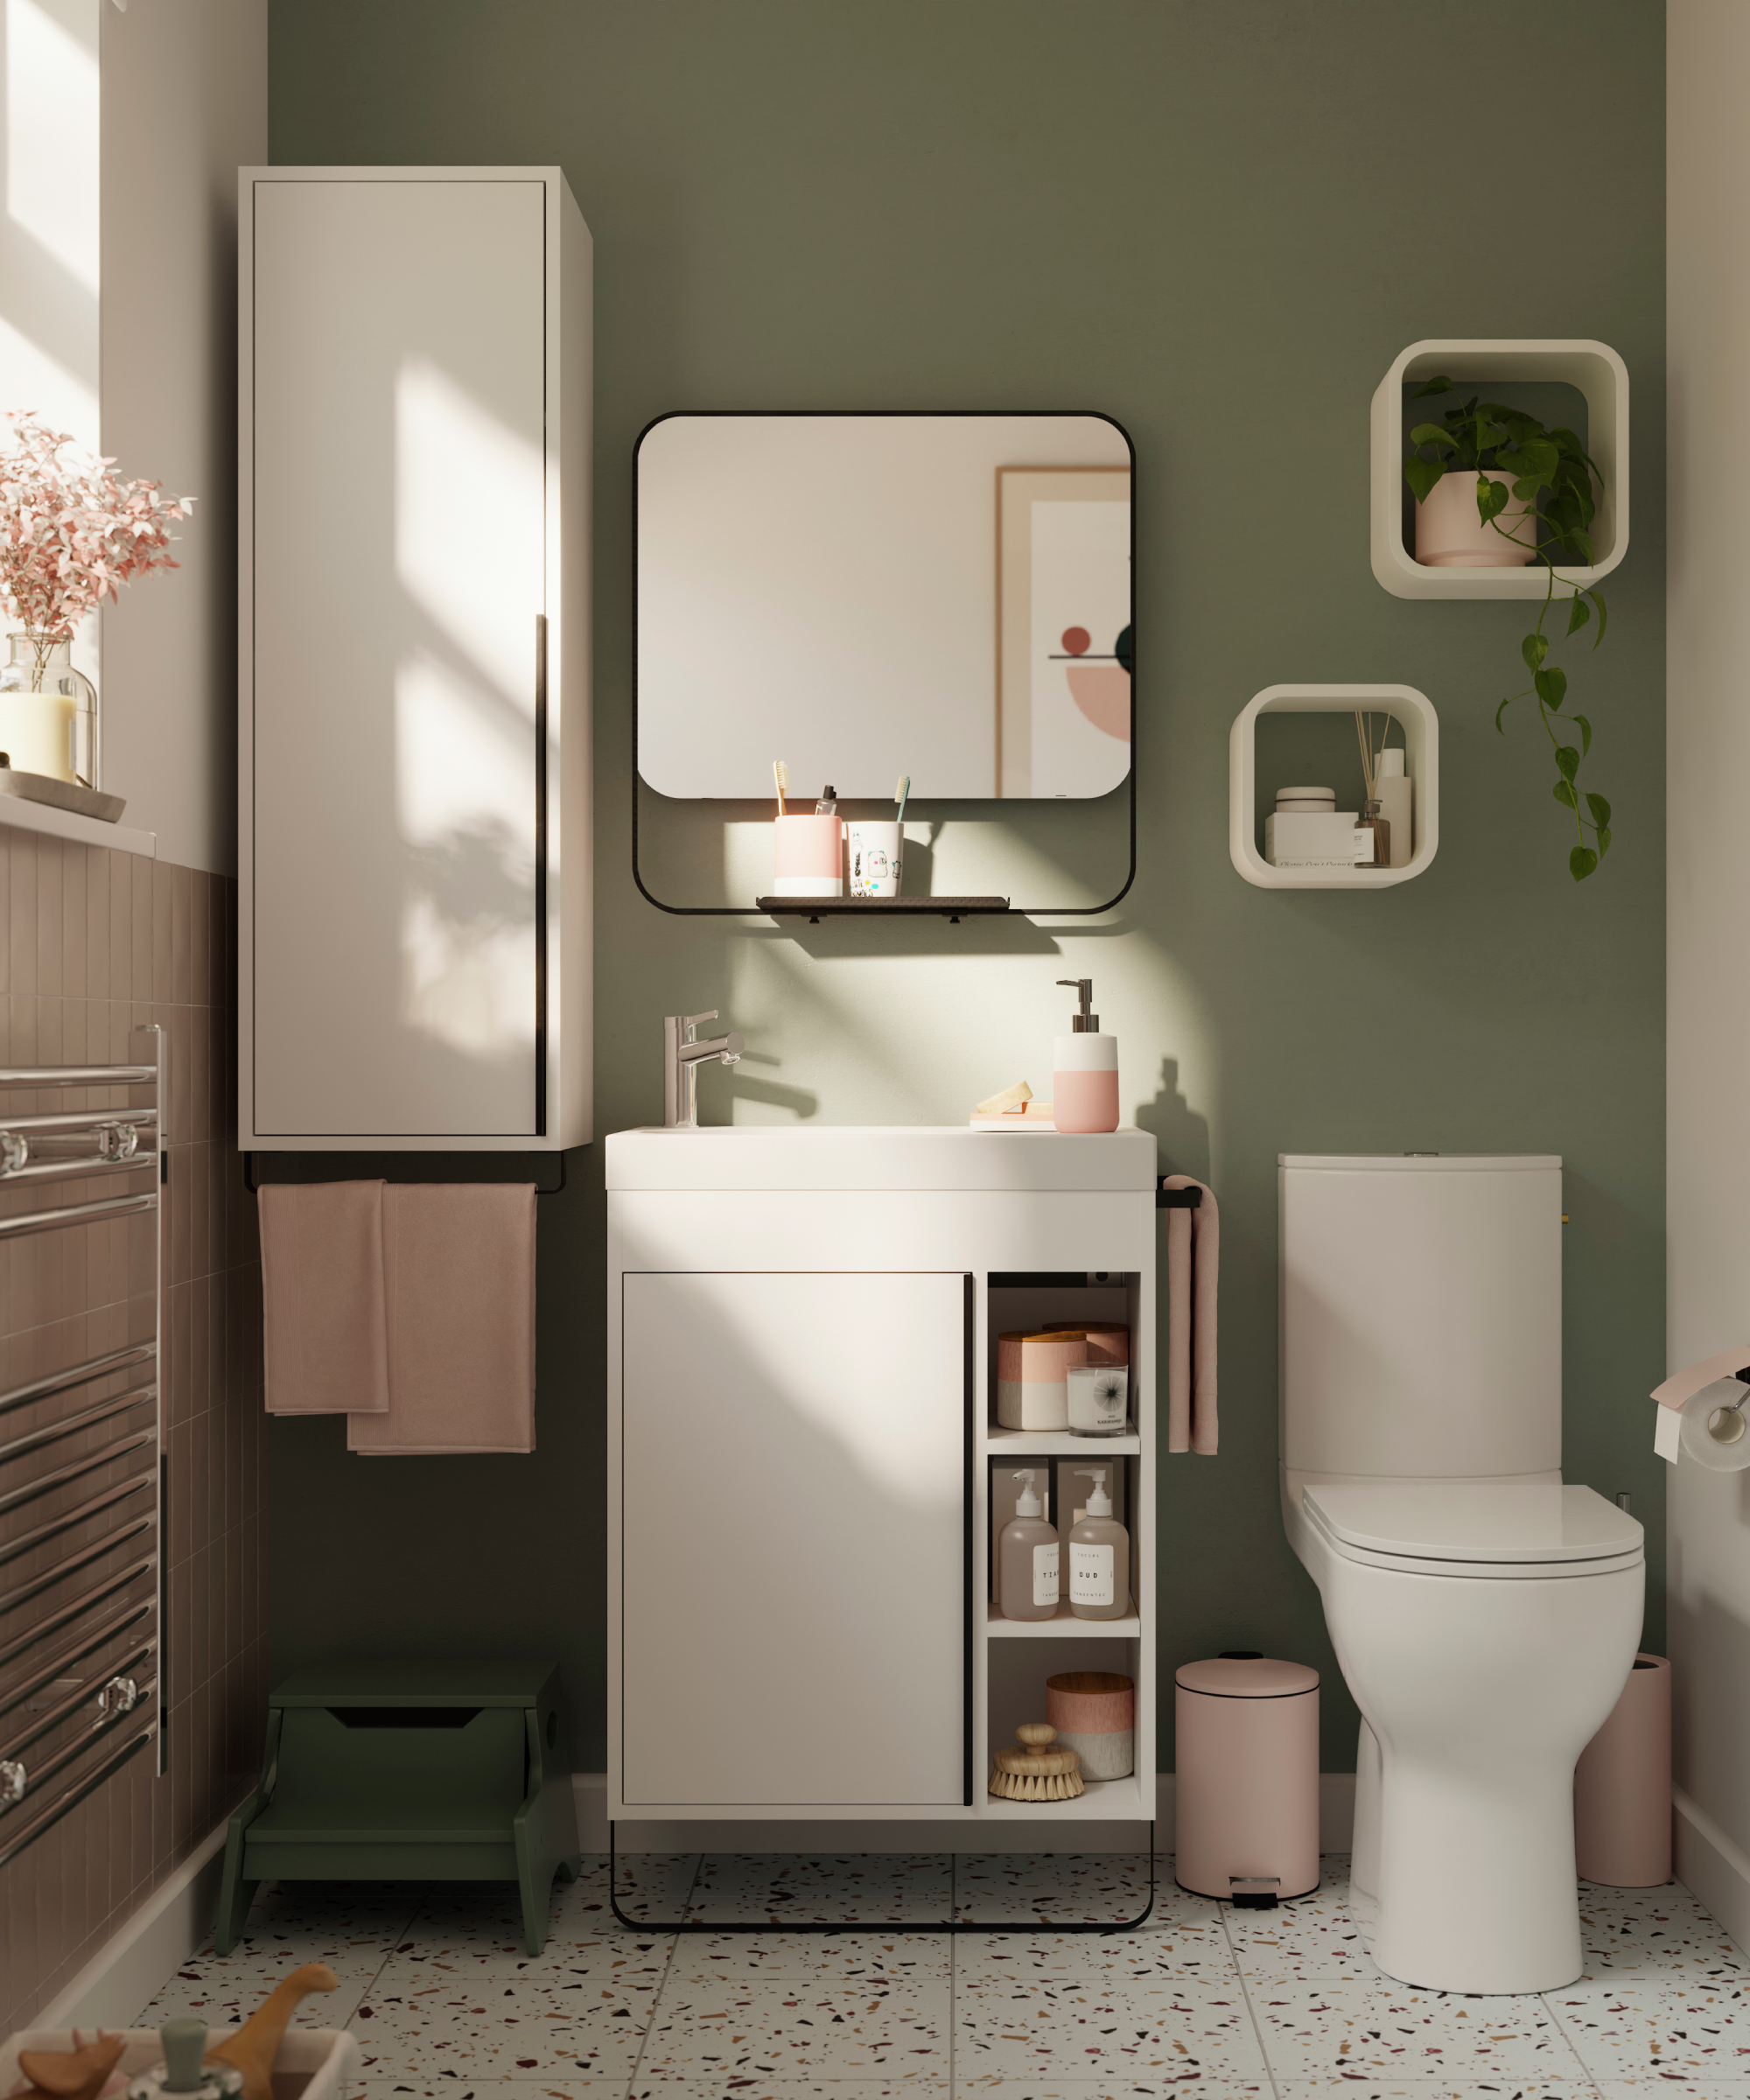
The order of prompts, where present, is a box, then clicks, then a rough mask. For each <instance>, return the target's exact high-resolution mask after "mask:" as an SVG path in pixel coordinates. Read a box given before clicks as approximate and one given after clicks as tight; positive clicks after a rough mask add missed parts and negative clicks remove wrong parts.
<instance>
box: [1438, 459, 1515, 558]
mask: <svg viewBox="0 0 1750 2100" xmlns="http://www.w3.org/2000/svg"><path fill="white" fill-rule="evenodd" d="M1483 471H1484V472H1485V473H1486V474H1487V475H1488V479H1490V480H1491V481H1500V482H1502V483H1504V484H1505V485H1506V486H1507V488H1508V489H1509V492H1510V491H1511V489H1512V486H1513V477H1512V475H1511V474H1506V473H1498V472H1496V471H1495V469H1494V468H1493V467H1487V468H1485V469H1484V470H1483ZM1476 485H1477V477H1476V475H1475V473H1474V472H1473V471H1472V469H1470V468H1469V467H1461V468H1460V469H1459V470H1457V471H1456V472H1448V473H1445V474H1442V475H1441V477H1440V479H1439V480H1438V481H1437V482H1436V483H1435V484H1434V486H1433V488H1432V491H1431V492H1430V493H1429V497H1428V500H1427V501H1426V502H1425V503H1418V505H1417V506H1416V558H1417V560H1418V562H1420V563H1421V564H1422V565H1423V567H1424V568H1425V569H1523V567H1524V566H1525V564H1526V563H1528V562H1530V561H1532V560H1534V559H1535V558H1536V556H1534V554H1533V551H1532V549H1531V548H1530V546H1526V547H1516V546H1514V545H1513V544H1512V543H1511V542H1509V541H1508V540H1506V539H1504V538H1503V537H1502V533H1509V532H1510V533H1513V534H1514V535H1516V536H1517V537H1523V538H1526V539H1530V536H1531V530H1530V528H1525V527H1522V525H1521V524H1520V520H1521V519H1523V517H1524V515H1525V514H1526V512H1527V511H1528V510H1529V509H1530V505H1529V504H1526V503H1518V502H1516V501H1515V500H1514V499H1513V496H1512V494H1511V493H1509V495H1508V499H1507V508H1506V509H1505V510H1503V511H1502V514H1501V515H1500V516H1499V517H1498V518H1497V519H1495V522H1494V523H1493V524H1489V525H1485V524H1484V523H1483V522H1482V521H1481V519H1480V518H1479V517H1478V516H1477V505H1476ZM1497 525H1498V526H1499V527H1500V528H1501V531H1499V532H1497V531H1496V529H1495V527H1496V526H1497Z"/></svg>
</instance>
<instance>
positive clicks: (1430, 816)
mask: <svg viewBox="0 0 1750 2100" xmlns="http://www.w3.org/2000/svg"><path fill="white" fill-rule="evenodd" d="M1429 573H1430V574H1431V575H1432V573H1434V572H1433V571H1432V570H1430V571H1429ZM1473 573H1474V571H1473ZM1357 708H1360V709H1362V710H1364V711H1371V712H1373V713H1374V714H1390V715H1392V716H1395V717H1396V718H1397V721H1398V723H1399V724H1400V725H1401V726H1402V728H1403V731H1404V746H1405V749H1406V753H1407V756H1406V759H1405V765H1406V767H1407V769H1408V771H1409V774H1410V777H1411V787H1412V788H1413V791H1414V796H1415V802H1414V809H1415V820H1414V821H1415V828H1416V829H1415V836H1416V851H1415V852H1414V853H1413V854H1412V855H1411V858H1410V859H1409V860H1408V861H1407V862H1406V863H1405V864H1404V866H1403V867H1401V868H1374V867H1359V868H1276V867H1272V866H1271V864H1270V863H1269V861H1267V860H1266V859H1265V858H1264V854H1263V852H1262V851H1260V850H1259V844H1258V828H1259V827H1258V822H1257V724H1258V717H1259V716H1260V715H1269V714H1298V715H1346V714H1352V713H1353V712H1354V711H1355V710H1356V709H1357ZM1439 844H1440V722H1439V717H1438V716H1437V715H1436V714H1435V712H1434V707H1433V703H1432V701H1431V700H1430V699H1429V698H1428V696H1427V695H1426V694H1425V693H1418V691H1417V690H1416V688H1415V687H1414V686H1413V685H1268V686H1266V687H1265V688H1264V690H1263V692H1261V693H1259V694H1257V695H1256V696H1255V697H1253V698H1252V699H1250V700H1249V701H1248V702H1247V703H1246V704H1245V706H1244V707H1243V708H1242V709H1241V711H1240V712H1239V714H1238V715H1237V716H1236V718H1235V721H1234V726H1233V730H1232V732H1231V733H1230V734H1229V739H1228V851H1229V856H1230V857H1231V858H1232V860H1233V864H1234V866H1235V869H1236V871H1237V872H1238V873H1240V874H1241V875H1243V876H1244V878H1245V879H1246V880H1247V881H1248V882H1250V883H1254V884H1256V885H1257V887H1258V888H1259V889H1261V890H1389V889H1390V888H1392V887H1393V886H1395V885H1396V884H1397V883H1400V882H1408V881H1410V879H1411V878H1412V877H1413V876H1417V875H1419V874H1421V873H1422V872H1423V870H1424V869H1425V868H1426V867H1427V866H1428V865H1429V863H1430V862H1431V861H1432V859H1433V858H1434V855H1435V854H1436V852H1437V851H1439Z"/></svg>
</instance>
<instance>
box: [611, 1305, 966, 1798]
mask: <svg viewBox="0 0 1750 2100" xmlns="http://www.w3.org/2000/svg"><path fill="white" fill-rule="evenodd" d="M623 1290H624V1302H623V1306H622V1314H623V1326H622V1333H623V1334H624V1337H625V1341H624V1353H623V1378H622V1391H621V1394H620V1406H621V1409H622V1438H621V1453H622V1463H621V1478H620V1482H619V1483H618V1486H619V1492H620V1496H621V1512H620V1515H621V1534H620V1536H621V1540H622V1546H621V1565H620V1597H621V1655H622V1658H623V1662H622V1687H621V1689H622V1701H621V1731H620V1733H621V1740H620V1745H619V1746H618V1748H619V1751H620V1761H621V1774H622V1795H623V1798H624V1800H625V1801H626V1802H627V1803H629V1804H631V1803H637V1804H648V1805H649V1806H651V1807H653V1808H655V1807H659V1806H661V1805H662V1804H663V1803H669V1804H672V1805H675V1806H682V1805H697V1806H712V1805H715V1806H720V1807H722V1808H724V1809H725V1810H727V1809H732V1808H735V1807H737V1806H742V1807H746V1808H755V1807H758V1808H774V1807H783V1806H790V1805H794V1806H798V1807H802V1806H808V1807H813V1808H821V1809H825V1808H851V1809H854V1808H858V1807H872V1806H877V1805H893V1806H906V1805H911V1806H924V1805H929V1806H937V1805H956V1804H960V1803H963V1802H965V1801H966V1800H968V1799H969V1798H970V1768H969V1766H968V1763H967V1760H968V1758H969V1756H970V1735H969V1730H970V1714H969V1702H968V1696H967V1684H968V1682H969V1677H968V1672H969V1670H970V1653H969V1649H968V1642H969V1641H970V1632H969V1627H968V1598H969V1591H968V1586H967V1585H968V1545H967V1538H968V1529H967V1528H968V1525H969V1523H970V1511H969V1502H968V1481H969V1474H968V1464H969V1460H968V1423H969V1419H970V1362H971V1352H970V1346H969V1336H970V1332H971V1319H972V1312H971V1279H970V1278H969V1277H965V1276H963V1275H960V1274H958V1273H950V1274H917V1273H881V1274H874V1275H861V1274H844V1273H820V1272H786V1273H781V1274H769V1273H747V1272H736V1271H715V1272H710V1273H680V1274H677V1273H661V1274H652V1273H643V1274H637V1273H634V1274H627V1276H625V1277H624V1278H623Z"/></svg>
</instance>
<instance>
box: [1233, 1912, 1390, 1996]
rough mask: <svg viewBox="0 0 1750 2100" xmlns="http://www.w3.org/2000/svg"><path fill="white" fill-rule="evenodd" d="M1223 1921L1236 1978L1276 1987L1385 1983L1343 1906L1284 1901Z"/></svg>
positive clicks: (1240, 1913)
mask: <svg viewBox="0 0 1750 2100" xmlns="http://www.w3.org/2000/svg"><path fill="white" fill-rule="evenodd" d="M1225 1923H1226V1926H1227V1936H1228V1941H1229V1945H1230V1946H1231V1947H1232V1948H1233V1950H1234V1958H1235V1960H1236V1962H1237V1963H1238V1964H1239V1968H1240V1974H1241V1975H1242V1976H1243V1977H1244V1978H1245V1979H1246V1981H1247V1982H1248V1983H1249V1984H1255V1985H1262V1986H1264V1987H1267V1988H1270V1989H1274V1988H1275V1987H1276V1986H1278V1985H1284V1986H1286V1985H1292V1984H1316V1983H1341V1982H1343V1981H1345V1980H1348V1981H1352V1982H1356V1983H1381V1982H1383V1981H1385V1980H1386V1979H1385V1978H1383V1977H1382V1976H1381V1974H1380V1971H1379V1970H1378V1969H1377V1968H1376V1966H1375V1964H1374V1958H1373V1957H1372V1955H1371V1954H1369V1951H1368V1946H1367V1942H1366V1941H1365V1940H1364V1939H1363V1938H1362V1935H1361V1929H1360V1927H1359V1926H1358V1925H1357V1924H1356V1923H1355V1918H1354V1915H1352V1913H1351V1912H1350V1910H1349V1908H1348V1905H1347V1904H1333V1905H1313V1906H1306V1907H1303V1906H1302V1905H1301V1904H1299V1903H1285V1904H1283V1905H1281V1906H1280V1908H1278V1909H1276V1910H1235V1911H1229V1913H1228V1914H1227V1916H1226V1919H1225Z"/></svg>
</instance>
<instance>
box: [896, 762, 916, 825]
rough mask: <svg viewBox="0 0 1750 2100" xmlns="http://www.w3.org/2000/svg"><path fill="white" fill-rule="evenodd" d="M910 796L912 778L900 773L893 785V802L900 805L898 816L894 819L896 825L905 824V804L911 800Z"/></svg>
mask: <svg viewBox="0 0 1750 2100" xmlns="http://www.w3.org/2000/svg"><path fill="white" fill-rule="evenodd" d="M911 795H912V776H911V774H908V773H902V774H900V777H899V779H898V780H897V781H895V782H894V784H893V800H894V801H895V802H897V803H898V804H899V805H900V814H899V816H897V817H896V818H895V819H894V822H895V823H901V824H903V823H905V821H906V804H907V802H909V801H910V800H911Z"/></svg>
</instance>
